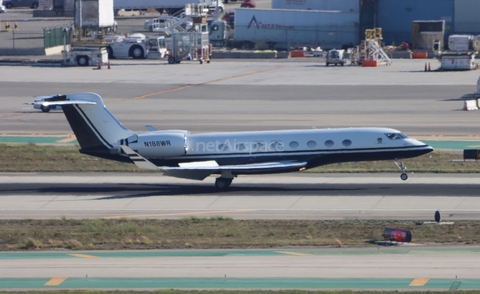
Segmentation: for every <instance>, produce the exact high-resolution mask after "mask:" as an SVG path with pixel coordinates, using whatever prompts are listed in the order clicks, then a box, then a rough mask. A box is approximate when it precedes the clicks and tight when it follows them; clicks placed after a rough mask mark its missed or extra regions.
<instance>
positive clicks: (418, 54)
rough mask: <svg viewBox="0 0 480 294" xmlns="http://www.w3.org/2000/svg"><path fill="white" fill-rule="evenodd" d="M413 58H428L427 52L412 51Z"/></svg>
mask: <svg viewBox="0 0 480 294" xmlns="http://www.w3.org/2000/svg"><path fill="white" fill-rule="evenodd" d="M412 58H428V53H427V52H420V51H419V52H412Z"/></svg>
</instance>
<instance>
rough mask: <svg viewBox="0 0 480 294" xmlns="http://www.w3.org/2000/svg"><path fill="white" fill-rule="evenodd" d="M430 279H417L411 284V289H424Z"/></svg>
mask: <svg viewBox="0 0 480 294" xmlns="http://www.w3.org/2000/svg"><path fill="white" fill-rule="evenodd" d="M429 280H430V279H429V278H416V279H414V280H413V281H412V282H411V283H410V285H409V286H410V287H422V286H425V284H426V283H427V282H428V281H429Z"/></svg>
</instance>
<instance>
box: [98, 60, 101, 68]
mask: <svg viewBox="0 0 480 294" xmlns="http://www.w3.org/2000/svg"><path fill="white" fill-rule="evenodd" d="M97 69H102V61H101V60H99V61H98V67H97Z"/></svg>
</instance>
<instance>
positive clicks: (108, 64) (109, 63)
mask: <svg viewBox="0 0 480 294" xmlns="http://www.w3.org/2000/svg"><path fill="white" fill-rule="evenodd" d="M107 68H108V69H110V60H109V61H108V67H107Z"/></svg>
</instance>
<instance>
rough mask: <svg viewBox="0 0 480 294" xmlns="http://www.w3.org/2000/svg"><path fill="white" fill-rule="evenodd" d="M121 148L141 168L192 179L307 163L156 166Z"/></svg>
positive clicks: (290, 167)
mask: <svg viewBox="0 0 480 294" xmlns="http://www.w3.org/2000/svg"><path fill="white" fill-rule="evenodd" d="M121 148H122V150H123V151H124V152H125V153H126V154H127V155H128V156H129V157H130V159H131V160H132V161H133V162H134V163H135V165H137V166H138V167H139V168H142V169H151V170H161V171H163V172H164V175H166V176H171V177H177V178H184V179H192V180H203V179H205V178H206V177H208V176H209V175H211V174H219V173H222V171H229V172H231V173H233V174H238V173H269V172H270V173H274V172H281V171H286V170H291V169H295V168H298V169H301V168H303V167H305V166H306V165H307V162H301V161H293V160H284V161H275V162H264V163H253V164H236V165H219V164H218V163H217V162H216V161H214V160H210V161H199V162H186V163H180V164H179V165H180V166H178V167H169V166H156V165H154V164H153V163H152V162H150V161H148V160H147V159H145V158H144V157H142V156H141V155H139V154H138V153H136V152H135V151H133V150H132V149H131V148H130V147H128V146H124V145H122V146H121Z"/></svg>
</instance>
